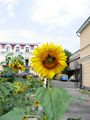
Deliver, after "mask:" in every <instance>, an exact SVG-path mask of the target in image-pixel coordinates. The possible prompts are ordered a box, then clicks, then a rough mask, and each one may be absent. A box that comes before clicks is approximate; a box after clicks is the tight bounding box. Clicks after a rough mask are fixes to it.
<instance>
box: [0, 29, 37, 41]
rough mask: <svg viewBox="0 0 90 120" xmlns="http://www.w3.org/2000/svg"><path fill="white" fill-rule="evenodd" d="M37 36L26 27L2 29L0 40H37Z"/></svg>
mask: <svg viewBox="0 0 90 120" xmlns="http://www.w3.org/2000/svg"><path fill="white" fill-rule="evenodd" d="M35 38H36V35H35V34H33V33H32V31H29V30H25V29H19V30H0V42H7V41H8V42H36V39H35ZM34 40H35V41H34Z"/></svg>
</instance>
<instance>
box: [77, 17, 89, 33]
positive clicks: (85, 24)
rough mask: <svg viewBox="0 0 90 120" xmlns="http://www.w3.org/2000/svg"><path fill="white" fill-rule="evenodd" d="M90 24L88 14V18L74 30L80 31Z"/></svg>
mask: <svg viewBox="0 0 90 120" xmlns="http://www.w3.org/2000/svg"><path fill="white" fill-rule="evenodd" d="M89 24H90V16H89V17H88V19H87V20H86V21H85V22H84V23H83V25H82V26H81V27H80V28H79V29H78V31H77V32H76V33H77V34H78V33H81V32H82V31H83V30H84V29H85V28H86V27H87V26H88V25H89Z"/></svg>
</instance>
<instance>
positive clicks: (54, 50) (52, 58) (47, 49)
mask: <svg viewBox="0 0 90 120" xmlns="http://www.w3.org/2000/svg"><path fill="white" fill-rule="evenodd" d="M66 58H67V57H66V55H65V53H64V50H63V48H62V47H61V46H60V45H56V44H54V43H50V44H48V43H46V44H42V46H40V47H38V48H36V49H35V50H34V52H33V56H32V58H31V64H32V67H33V68H34V69H35V71H36V72H38V73H39V74H40V75H41V76H43V77H48V78H50V79H51V78H52V77H53V76H54V75H55V74H57V73H60V72H61V71H62V70H63V69H64V68H65V67H66V66H67V64H66Z"/></svg>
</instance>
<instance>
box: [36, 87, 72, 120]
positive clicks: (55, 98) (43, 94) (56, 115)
mask: <svg viewBox="0 0 90 120" xmlns="http://www.w3.org/2000/svg"><path fill="white" fill-rule="evenodd" d="M36 98H37V99H38V100H39V101H40V103H41V105H42V107H43V110H44V112H45V113H46V115H47V117H48V120H53V119H54V120H60V118H61V117H62V115H63V113H64V112H65V110H66V109H67V107H68V104H69V102H70V98H69V95H68V93H67V92H66V91H65V90H64V89H62V88H43V87H42V88H39V89H38V90H37V91H36Z"/></svg>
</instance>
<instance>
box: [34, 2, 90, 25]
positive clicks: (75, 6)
mask: <svg viewBox="0 0 90 120" xmlns="http://www.w3.org/2000/svg"><path fill="white" fill-rule="evenodd" d="M89 8H90V1H89V0H38V1H35V3H34V5H33V10H32V19H33V20H34V21H36V22H39V23H41V24H43V23H45V24H49V25H52V24H53V25H59V26H66V25H68V24H69V23H70V22H72V20H73V19H77V18H80V17H83V16H86V15H87V14H88V13H89Z"/></svg>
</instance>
